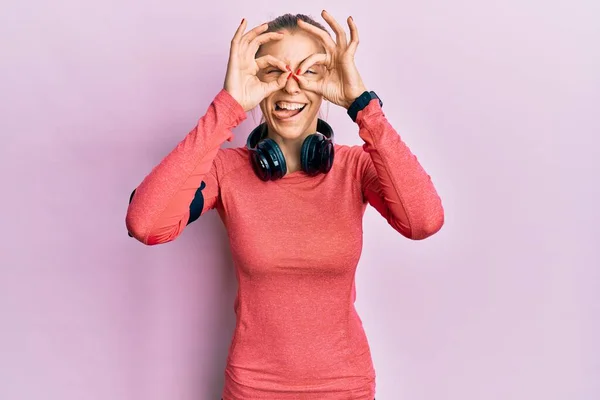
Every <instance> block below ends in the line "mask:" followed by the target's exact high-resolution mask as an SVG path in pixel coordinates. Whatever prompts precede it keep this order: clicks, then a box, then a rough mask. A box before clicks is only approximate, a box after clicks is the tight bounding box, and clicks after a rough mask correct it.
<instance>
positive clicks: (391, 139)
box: [356, 99, 444, 240]
mask: <svg viewBox="0 0 600 400" xmlns="http://www.w3.org/2000/svg"><path fill="white" fill-rule="evenodd" d="M356 123H357V124H358V126H359V135H360V137H361V138H362V139H363V140H364V141H365V144H364V145H363V149H364V151H365V152H367V153H368V154H369V156H370V157H367V158H366V160H365V162H363V163H362V165H361V169H362V171H361V173H362V176H361V181H362V190H363V195H364V197H365V200H366V201H368V202H369V204H371V205H372V206H373V207H374V208H375V209H377V211H378V212H379V213H380V214H381V215H382V216H383V217H384V218H385V219H386V220H387V221H388V223H389V224H390V225H391V226H392V227H393V228H394V229H395V230H396V231H398V232H399V233H401V234H402V235H404V236H406V237H407V238H409V239H414V240H420V239H425V238H427V237H429V236H431V235H433V234H434V233H436V232H437V231H439V230H440V229H441V227H442V225H443V223H444V210H443V207H442V203H441V200H440V197H439V196H438V194H437V192H436V190H435V188H434V186H433V183H432V182H431V177H430V176H429V175H428V174H427V173H426V172H425V170H424V169H423V167H422V166H421V164H419V162H418V161H417V158H416V156H414V155H413V154H412V153H411V151H410V149H409V148H408V147H407V146H406V144H404V142H403V141H402V139H401V138H400V136H399V135H398V133H397V132H396V131H395V130H394V128H393V127H392V126H391V125H390V123H389V122H388V120H387V119H386V118H385V115H384V113H383V111H382V110H381V107H380V106H379V102H378V101H377V100H376V99H374V100H371V101H370V102H369V104H368V105H367V106H366V107H365V108H364V109H363V110H361V111H359V113H358V115H357V119H356Z"/></svg>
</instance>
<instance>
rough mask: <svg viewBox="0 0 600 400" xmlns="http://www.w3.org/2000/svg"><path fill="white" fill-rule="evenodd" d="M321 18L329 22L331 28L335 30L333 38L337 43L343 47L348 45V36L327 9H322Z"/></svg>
mask: <svg viewBox="0 0 600 400" xmlns="http://www.w3.org/2000/svg"><path fill="white" fill-rule="evenodd" d="M321 16H322V17H323V19H324V20H325V21H326V22H327V23H328V24H329V26H330V27H331V29H333V31H334V32H335V40H336V41H337V45H338V46H340V47H342V48H343V49H345V48H346V47H348V38H347V37H346V31H345V30H344V28H342V26H341V25H340V24H338V22H337V21H336V20H335V18H333V16H332V15H331V14H329V13H328V12H327V11H325V10H323V12H322V13H321Z"/></svg>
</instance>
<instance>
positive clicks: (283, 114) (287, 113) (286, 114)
mask: <svg viewBox="0 0 600 400" xmlns="http://www.w3.org/2000/svg"><path fill="white" fill-rule="evenodd" d="M300 111H302V110H301V109H298V110H275V112H274V114H275V116H276V117H277V118H280V119H286V118H291V117H293V116H294V115H298V114H300Z"/></svg>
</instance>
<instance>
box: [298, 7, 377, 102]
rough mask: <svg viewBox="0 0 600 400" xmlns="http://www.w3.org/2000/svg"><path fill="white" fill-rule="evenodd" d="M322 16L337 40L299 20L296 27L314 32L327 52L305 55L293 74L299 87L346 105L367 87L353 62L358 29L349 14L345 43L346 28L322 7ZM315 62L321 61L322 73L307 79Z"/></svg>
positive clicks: (319, 62)
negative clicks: (308, 71) (348, 34)
mask: <svg viewBox="0 0 600 400" xmlns="http://www.w3.org/2000/svg"><path fill="white" fill-rule="evenodd" d="M321 16H322V17H323V19H324V20H325V21H327V23H328V24H329V26H331V28H332V29H333V31H334V32H335V35H336V41H337V43H336V42H334V41H333V39H332V38H331V36H330V35H329V34H328V33H327V32H325V31H324V30H322V29H319V28H317V27H316V26H313V25H311V24H308V23H306V22H304V21H302V20H298V27H299V28H301V29H303V30H305V31H306V32H309V33H311V34H313V35H316V36H317V37H318V38H319V39H320V40H321V42H322V43H323V45H324V47H325V51H326V52H325V54H323V53H317V54H313V55H312V56H310V57H308V58H307V59H306V60H305V61H304V62H303V63H302V64H301V65H300V68H299V69H298V71H296V75H295V76H294V78H295V79H296V80H297V81H298V83H299V85H300V87H301V88H302V89H305V90H310V91H312V92H315V93H318V94H321V95H323V97H324V98H325V99H326V100H328V101H330V102H332V103H334V104H337V105H339V106H342V107H344V108H346V109H348V107H350V105H351V104H352V103H353V102H354V100H355V99H356V98H357V97H358V96H360V95H361V94H362V93H363V92H364V91H366V90H367V89H366V87H365V85H364V83H363V81H362V78H361V77H360V74H359V73H358V70H357V69H356V64H355V63H354V54H355V53H356V48H357V47H358V29H357V28H356V24H355V23H354V20H353V19H352V17H349V18H348V26H349V27H350V43H348V40H347V38H346V32H345V31H344V29H343V28H342V27H341V26H340V24H338V23H337V21H336V20H335V19H334V18H333V17H332V16H331V15H329V14H328V13H327V11H325V10H323V12H322V13H321ZM314 65H322V66H323V67H324V71H323V74H322V75H321V77H320V78H317V79H309V78H307V77H306V76H304V74H305V72H306V71H307V70H308V69H309V68H311V67H312V66H314ZM316 76H319V74H317V75H316Z"/></svg>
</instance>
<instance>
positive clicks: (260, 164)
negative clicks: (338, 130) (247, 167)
mask: <svg viewBox="0 0 600 400" xmlns="http://www.w3.org/2000/svg"><path fill="white" fill-rule="evenodd" d="M266 136H267V123H266V122H264V123H262V124H260V125H259V126H257V127H256V128H254V130H253V131H252V132H251V133H250V135H248V140H247V141H246V148H247V149H248V150H249V151H250V160H251V162H252V168H253V169H254V172H255V173H256V175H257V176H258V177H259V178H260V179H261V180H263V181H268V180H272V181H274V180H277V179H281V178H282V177H283V176H284V175H285V174H286V172H287V165H286V163H285V157H284V156H283V152H282V151H281V149H280V148H279V145H278V144H277V143H276V142H275V141H274V140H273V139H270V138H268V137H266ZM333 147H334V146H333V129H331V126H329V124H328V123H327V122H325V121H323V120H322V119H318V120H317V132H316V133H313V134H310V135H308V136H307V137H306V139H304V142H303V143H302V150H301V153H300V166H301V168H302V170H303V171H304V172H306V173H307V174H308V175H310V176H314V175H317V174H319V173H324V174H326V173H328V172H329V170H330V169H331V166H332V165H333V158H334V150H333Z"/></svg>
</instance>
